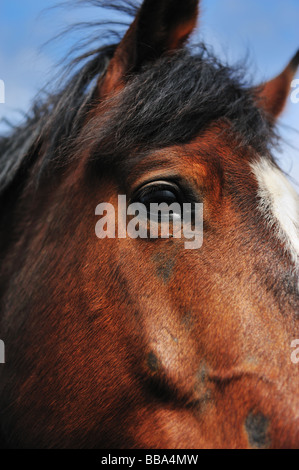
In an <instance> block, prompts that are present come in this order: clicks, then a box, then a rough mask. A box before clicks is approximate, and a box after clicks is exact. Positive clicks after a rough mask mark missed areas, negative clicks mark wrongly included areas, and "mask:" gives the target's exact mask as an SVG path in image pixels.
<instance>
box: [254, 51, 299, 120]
mask: <svg viewBox="0 0 299 470" xmlns="http://www.w3.org/2000/svg"><path fill="white" fill-rule="evenodd" d="M298 66H299V50H298V51H297V53H296V55H295V56H294V57H293V59H292V60H291V62H290V63H289V64H288V65H287V67H286V68H285V69H284V71H283V72H282V73H281V74H280V75H278V76H277V77H275V78H273V80H270V81H269V82H266V83H265V84H264V85H262V86H261V87H259V93H258V105H259V106H261V107H262V108H264V110H265V111H266V112H267V113H268V114H269V115H270V116H271V117H272V118H274V119H276V118H277V117H278V116H279V115H280V113H281V112H282V111H283V109H284V107H285V105H286V102H287V98H288V95H289V93H290V88H291V83H292V80H293V78H294V76H295V73H296V71H297V69H298Z"/></svg>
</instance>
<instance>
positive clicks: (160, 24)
mask: <svg viewBox="0 0 299 470" xmlns="http://www.w3.org/2000/svg"><path fill="white" fill-rule="evenodd" d="M198 4H199V0H144V1H143V3H142V6H141V7H140V9H139V11H138V14H137V16H136V18H135V20H134V22H133V23H132V24H131V26H130V28H129V30H128V31H127V33H126V35H125V36H124V38H123V40H122V41H121V43H120V44H119V45H118V47H117V48H116V51H115V53H114V56H113V57H112V59H111V61H110V64H109V66H108V69H107V73H106V75H105V78H104V80H103V81H101V83H99V88H100V89H99V92H100V95H101V96H103V95H107V94H109V93H111V92H112V91H114V90H117V89H118V88H120V87H122V86H123V84H124V82H125V80H126V77H127V76H128V75H131V74H133V73H136V72H138V70H139V69H140V68H141V67H142V66H143V65H144V64H146V63H149V62H151V61H154V60H155V59H157V58H159V57H160V56H161V55H162V54H164V53H166V52H170V51H173V50H176V49H179V48H181V47H182V46H183V45H184V43H185V42H186V41H187V39H188V38H189V36H190V34H191V33H192V31H193V30H194V28H195V27H196V23H197V16H198Z"/></svg>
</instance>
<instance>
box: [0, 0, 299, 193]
mask: <svg viewBox="0 0 299 470" xmlns="http://www.w3.org/2000/svg"><path fill="white" fill-rule="evenodd" d="M56 3H57V2H56V1H55V0H42V2H41V1H38V0H26V1H24V0H1V5H0V79H2V80H4V82H5V87H6V103H5V104H0V118H2V117H7V118H9V119H11V120H12V121H13V122H18V121H19V120H20V119H21V115H20V113H19V111H18V110H23V111H27V110H29V108H30V103H31V102H32V99H33V98H34V95H35V94H36V93H37V91H38V90H39V89H40V88H41V87H42V86H43V85H44V84H45V83H46V82H48V81H49V80H50V79H51V76H53V75H54V74H55V71H56V64H57V61H58V60H59V59H60V58H61V57H63V56H64V55H65V53H66V51H67V49H68V48H69V47H70V46H72V45H73V44H74V41H75V40H77V38H78V39H80V38H82V37H84V33H80V34H79V33H76V36H74V35H72V37H71V38H69V39H68V40H67V41H64V42H54V43H52V44H51V45H50V46H48V47H45V48H41V46H42V45H43V44H44V43H45V42H46V41H47V40H49V39H51V38H52V37H53V36H54V35H56V34H57V33H58V32H59V31H61V29H62V28H63V27H65V26H67V25H69V24H71V23H72V22H74V21H76V20H82V19H84V20H85V19H86V20H87V19H92V20H94V19H98V18H99V19H100V18H102V17H103V15H104V12H103V11H102V10H99V9H97V8H95V7H92V8H88V9H86V8H84V9H81V10H76V9H75V10H74V9H72V8H71V9H64V10H62V9H52V10H50V11H44V12H43V10H45V9H47V8H48V7H52V6H54V5H55V4H56ZM70 3H71V4H73V3H75V2H74V0H73V1H71V2H70ZM42 12H43V13H42ZM110 16H111V13H110ZM298 24H299V1H298V0H263V1H260V0H250V1H245V0H203V1H202V8H201V18H200V28H199V30H198V32H197V33H196V35H195V39H196V40H197V39H198V38H200V39H204V40H205V41H206V42H207V43H209V44H211V45H212V46H213V47H214V48H215V50H216V52H217V53H218V55H220V56H221V57H225V58H229V60H230V61H231V62H232V63H233V62H234V61H236V60H238V59H240V58H241V59H242V58H243V57H244V56H245V55H246V53H247V52H248V53H249V63H250V66H251V67H250V69H249V71H250V73H251V76H252V77H253V79H254V82H256V83H260V82H261V81H263V80H264V79H269V78H272V77H273V76H275V75H276V74H277V73H279V72H280V71H281V70H282V69H283V67H284V66H285V65H286V63H287V62H288V60H289V59H290V58H291V57H292V55H293V54H294V53H295V52H296V50H297V49H298V48H299V26H298ZM85 34H86V33H85ZM296 78H299V73H297V76H296ZM289 126H290V127H292V128H294V129H297V131H295V130H290V129H288V127H289ZM280 128H281V133H282V135H283V138H284V140H286V143H285V144H283V152H282V154H281V155H278V158H279V161H280V163H281V165H282V166H283V168H284V169H285V170H286V171H287V172H289V173H290V175H291V177H292V178H294V179H296V180H297V181H298V183H299V103H298V104H294V103H292V102H291V100H289V102H288V105H287V108H286V111H285V113H284V115H283V116H282V117H281V118H280ZM3 129H4V127H3V125H1V124H0V130H3ZM293 147H295V148H293ZM297 189H298V191H299V186H297Z"/></svg>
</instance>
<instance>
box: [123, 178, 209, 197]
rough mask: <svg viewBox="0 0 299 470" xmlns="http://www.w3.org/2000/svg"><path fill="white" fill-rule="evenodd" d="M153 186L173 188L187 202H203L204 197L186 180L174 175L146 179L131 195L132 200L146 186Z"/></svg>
mask: <svg viewBox="0 0 299 470" xmlns="http://www.w3.org/2000/svg"><path fill="white" fill-rule="evenodd" d="M163 185H164V186H163ZM151 186H152V187H153V189H154V188H155V189H157V188H159V189H164V188H170V189H171V188H172V189H173V190H174V191H176V192H177V194H180V195H181V196H182V197H183V199H184V201H185V202H190V203H200V202H202V198H201V197H200V196H199V195H198V194H197V193H196V192H195V191H194V190H193V188H192V187H190V186H189V185H188V184H187V183H186V182H185V181H182V180H181V178H179V177H172V178H167V179H166V178H165V179H161V180H158V179H157V177H156V178H155V179H152V180H149V181H145V182H143V183H142V184H140V185H139V186H138V187H137V188H136V189H135V190H134V192H133V194H132V197H131V202H132V201H133V199H134V198H135V197H136V196H138V195H139V194H142V193H141V190H142V189H143V188H144V190H146V189H147V188H149V187H151Z"/></svg>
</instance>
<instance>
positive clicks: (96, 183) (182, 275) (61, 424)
mask: <svg viewBox="0 0 299 470" xmlns="http://www.w3.org/2000/svg"><path fill="white" fill-rule="evenodd" d="M198 3H199V2H198V1H196V0H184V1H181V0H144V2H143V4H142V6H141V7H140V8H139V9H138V11H137V12H136V16H135V19H134V21H133V23H132V25H131V27H130V28H129V30H128V31H127V33H126V34H125V36H124V38H123V39H122V40H121V41H120V43H119V44H117V45H111V46H105V47H102V48H101V49H98V50H97V51H93V52H92V53H90V55H89V57H88V58H87V59H86V58H85V62H84V65H83V66H82V68H81V69H80V70H78V71H77V72H76V73H75V74H74V75H73V76H72V77H71V78H70V80H69V82H68V83H67V85H66V86H65V87H64V88H62V89H61V91H59V92H58V93H57V94H55V95H52V96H49V97H48V99H47V100H46V102H43V103H40V104H37V105H36V106H35V109H34V112H33V114H32V116H31V117H29V118H28V120H27V122H26V123H25V124H24V126H23V127H20V128H18V129H16V130H15V131H14V132H13V134H12V135H11V136H10V137H3V138H1V141H0V144H1V153H0V171H1V177H0V186H1V207H2V210H1V219H0V220H1V228H0V233H1V242H0V250H1V251H0V253H1V276H0V279H1V290H0V300H1V330H0V338H1V340H3V341H4V343H5V347H6V350H5V354H6V358H5V359H6V364H0V397H1V442H2V446H3V447H22V448H24V447H25V448H27V447H38V448H54V447H56V448H57V447H58V448H76V447H79V448H225V447H229V448H286V447H298V445H299V394H298V385H299V381H298V376H299V375H298V365H296V364H294V363H293V362H292V360H291V354H292V348H291V344H292V341H293V340H295V339H297V338H299V328H298V313H299V260H298V254H299V228H298V227H299V215H298V214H299V203H298V197H297V195H296V193H295V192H294V191H293V190H292V189H291V186H290V184H289V183H288V182H287V180H286V178H285V176H284V175H283V173H282V171H281V170H280V169H279V168H278V166H277V164H276V162H275V161H274V159H273V157H272V156H271V149H273V146H274V145H275V143H276V141H277V136H276V132H275V121H276V118H277V116H278V115H279V114H280V113H281V112H282V110H283V108H284V105H285V102H286V100H287V96H288V93H289V90H290V84H291V81H292V79H293V77H294V74H295V71H296V69H297V66H298V63H299V53H297V54H296V56H295V57H294V58H293V60H292V61H291V62H290V63H289V65H288V66H287V67H286V68H285V70H284V71H283V72H282V73H281V74H280V75H279V76H278V77H277V78H275V79H274V80H272V81H270V82H268V83H266V84H264V85H263V86H260V87H252V86H247V85H246V84H245V83H244V82H243V78H242V73H241V72H240V70H233V69H232V68H230V67H228V66H226V65H223V64H222V63H220V61H219V60H217V59H216V58H215V57H214V56H213V54H211V53H210V52H209V51H208V50H207V48H206V47H205V46H204V45H199V46H198V47H197V48H196V49H195V48H194V50H192V48H191V50H190V48H188V47H187V46H186V42H187V40H188V38H189V36H190V34H191V33H192V31H193V30H194V28H195V27H196V24H197V14H198ZM120 4H121V5H122V6H123V7H124V8H126V5H125V3H124V2H120ZM119 195H126V197H127V201H128V204H129V203H131V202H146V203H147V204H148V203H151V202H153V201H155V202H157V201H159V202H166V203H169V202H170V201H171V202H174V201H176V202H178V203H179V204H183V203H187V202H189V203H194V202H198V203H203V207H204V210H203V231H204V241H203V245H202V247H201V248H199V249H196V250H187V249H185V245H184V241H185V240H184V238H175V237H169V238H162V237H158V238H157V239H150V238H148V239H141V238H136V239H133V238H130V237H126V238H125V237H123V238H112V237H111V238H109V237H107V238H104V239H101V240H99V239H98V238H97V237H96V235H95V225H96V223H97V221H98V220H99V217H98V216H97V217H95V208H96V206H97V205H98V204H99V203H102V202H107V203H110V204H112V205H113V207H114V208H115V209H116V211H117V207H118V196H119ZM118 223H119V222H118V218H117V217H116V225H118ZM160 224H161V225H162V224H163V221H160Z"/></svg>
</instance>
